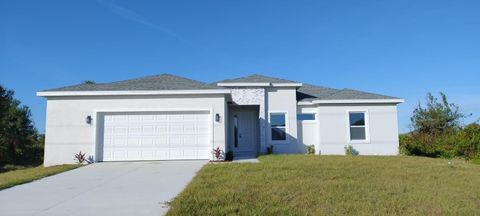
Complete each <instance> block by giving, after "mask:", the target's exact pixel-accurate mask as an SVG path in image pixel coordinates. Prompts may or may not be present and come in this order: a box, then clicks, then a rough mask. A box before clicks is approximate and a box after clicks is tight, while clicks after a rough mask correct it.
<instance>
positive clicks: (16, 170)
mask: <svg viewBox="0 0 480 216" xmlns="http://www.w3.org/2000/svg"><path fill="white" fill-rule="evenodd" d="M77 167H79V165H60V166H51V167H43V166H42V165H40V166H37V167H22V166H11V165H7V166H4V167H0V190H2V189H5V188H9V187H13V186H15V185H19V184H24V183H27V182H31V181H34V180H37V179H41V178H43V177H47V176H51V175H55V174H57V173H61V172H65V171H67V170H71V169H74V168H77Z"/></svg>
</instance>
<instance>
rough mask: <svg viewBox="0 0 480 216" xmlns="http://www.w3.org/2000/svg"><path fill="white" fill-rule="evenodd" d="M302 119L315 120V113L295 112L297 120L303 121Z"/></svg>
mask: <svg viewBox="0 0 480 216" xmlns="http://www.w3.org/2000/svg"><path fill="white" fill-rule="evenodd" d="M304 120H315V114H312V113H302V114H297V121H304Z"/></svg>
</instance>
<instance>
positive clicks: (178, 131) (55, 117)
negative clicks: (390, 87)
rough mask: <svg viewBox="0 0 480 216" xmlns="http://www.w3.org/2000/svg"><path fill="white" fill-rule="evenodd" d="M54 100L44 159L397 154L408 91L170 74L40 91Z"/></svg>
mask: <svg viewBox="0 0 480 216" xmlns="http://www.w3.org/2000/svg"><path fill="white" fill-rule="evenodd" d="M37 95H38V96H41V97H44V98H46V99H47V109H46V110H47V115H46V131H45V135H46V138H45V139H46V140H45V161H44V165H45V166H50V165H56V164H68V163H74V162H75V161H74V154H75V153H78V152H79V151H82V152H85V153H86V154H87V155H88V156H89V157H91V158H92V159H93V160H95V161H137V160H185V159H212V157H213V156H212V153H211V152H212V149H213V148H216V147H220V148H221V149H223V150H224V151H225V152H227V151H232V152H233V154H234V157H248V156H256V155H259V154H262V153H265V152H266V150H267V147H270V146H273V152H274V153H282V154H283V153H305V152H306V146H308V145H314V146H315V151H316V153H317V154H322V155H330V154H338V155H341V154H344V152H345V150H344V147H345V146H347V145H351V146H353V148H354V149H355V150H356V151H358V153H359V154H361V155H396V154H397V153H398V123H397V104H399V103H402V102H403V101H404V100H403V99H400V98H395V97H389V96H384V95H379V94H372V93H367V92H361V91H356V90H350V89H333V88H325V87H320V86H315V85H310V84H305V83H299V82H294V81H290V80H284V79H278V78H273V77H266V76H262V75H251V76H247V77H241V78H236V79H229V80H223V81H219V82H215V83H212V84H207V83H203V82H199V81H195V80H191V79H187V78H182V77H178V76H174V75H169V74H161V75H157V76H148V77H143V78H138V79H131V80H125V81H118V82H112V83H101V84H91V83H90V84H89V83H84V84H79V85H74V86H68V87H62V88H56V89H51V90H45V91H40V92H38V93H37Z"/></svg>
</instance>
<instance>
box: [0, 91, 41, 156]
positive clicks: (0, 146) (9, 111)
mask: <svg viewBox="0 0 480 216" xmlns="http://www.w3.org/2000/svg"><path fill="white" fill-rule="evenodd" d="M13 95H14V92H13V91H12V90H8V89H5V88H4V87H3V86H1V85H0V164H6V163H22V162H23V161H24V160H25V158H27V157H28V156H31V155H29V154H28V153H29V152H31V147H32V146H34V144H36V142H37V141H38V140H39V139H38V133H37V131H36V129H35V127H34V125H33V121H32V120H31V112H30V109H29V108H28V107H27V106H22V105H21V104H20V101H19V100H17V99H15V98H14V97H13ZM29 159H30V160H32V159H34V158H29Z"/></svg>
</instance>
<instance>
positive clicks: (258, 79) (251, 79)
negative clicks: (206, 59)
mask: <svg viewBox="0 0 480 216" xmlns="http://www.w3.org/2000/svg"><path fill="white" fill-rule="evenodd" d="M267 82H268V83H297V82H295V81H291V80H285V79H280V78H275V77H268V76H263V75H259V74H252V75H250V76H246V77H239V78H235V79H226V80H222V81H218V82H215V83H267Z"/></svg>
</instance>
